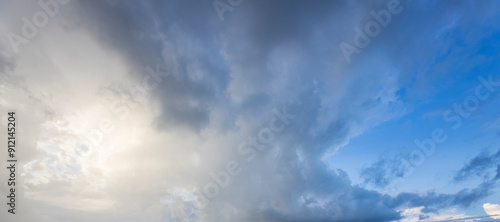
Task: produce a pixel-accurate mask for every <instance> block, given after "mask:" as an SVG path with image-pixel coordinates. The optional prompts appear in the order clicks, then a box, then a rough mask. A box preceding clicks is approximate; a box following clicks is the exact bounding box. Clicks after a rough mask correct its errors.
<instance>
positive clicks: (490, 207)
mask: <svg viewBox="0 0 500 222" xmlns="http://www.w3.org/2000/svg"><path fill="white" fill-rule="evenodd" d="M483 209H484V212H486V214H488V215H491V218H493V219H500V216H499V215H500V204H491V203H485V204H483Z"/></svg>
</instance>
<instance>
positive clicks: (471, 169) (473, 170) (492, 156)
mask: <svg viewBox="0 0 500 222" xmlns="http://www.w3.org/2000/svg"><path fill="white" fill-rule="evenodd" d="M499 159H500V150H498V151H497V152H496V153H489V152H486V151H484V152H482V153H480V154H478V155H477V156H476V157H474V158H472V159H471V160H470V161H469V162H468V163H467V164H466V165H465V166H464V167H463V168H462V169H460V170H459V171H458V172H457V173H456V174H455V176H454V177H453V181H454V182H456V183H457V182H462V181H464V180H467V179H469V178H470V177H472V176H477V177H486V176H488V175H489V174H490V171H491V169H493V168H495V167H496V166H497V163H498V161H499Z"/></svg>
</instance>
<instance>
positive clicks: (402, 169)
mask: <svg viewBox="0 0 500 222" xmlns="http://www.w3.org/2000/svg"><path fill="white" fill-rule="evenodd" d="M406 159H407V158H402V157H399V158H398V157H396V158H389V157H381V158H380V159H379V160H378V161H377V162H375V163H373V164H371V165H370V166H368V167H365V168H363V169H362V170H361V173H360V177H361V178H362V179H363V182H364V184H371V185H373V186H375V187H378V188H384V187H387V186H388V185H390V184H391V182H393V181H394V180H396V179H402V178H405V177H406V176H408V175H409V174H410V173H411V171H412V170H413V166H412V165H410V164H409V163H408V161H406Z"/></svg>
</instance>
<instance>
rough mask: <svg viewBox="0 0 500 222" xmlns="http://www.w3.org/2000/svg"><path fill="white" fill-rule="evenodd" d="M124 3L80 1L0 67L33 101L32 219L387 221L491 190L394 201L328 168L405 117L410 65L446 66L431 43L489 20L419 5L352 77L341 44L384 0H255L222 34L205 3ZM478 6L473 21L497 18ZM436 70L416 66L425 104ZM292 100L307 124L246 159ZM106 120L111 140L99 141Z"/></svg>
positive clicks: (380, 167)
mask: <svg viewBox="0 0 500 222" xmlns="http://www.w3.org/2000/svg"><path fill="white" fill-rule="evenodd" d="M118 2H119V1H78V2H76V1H75V2H72V3H71V4H68V5H66V6H65V10H64V11H61V13H62V14H61V17H60V18H56V20H55V21H57V22H55V23H51V25H49V26H47V27H46V29H45V31H44V32H41V33H40V36H39V37H38V38H37V39H36V40H33V42H31V43H30V45H28V46H26V48H25V49H26V50H25V52H21V54H20V55H18V57H16V58H12V60H11V59H10V57H8V56H6V57H5V59H4V57H0V61H5V62H0V67H6V68H4V69H2V70H11V69H12V70H13V71H14V72H16V73H18V74H19V75H15V77H12V79H9V81H8V82H3V81H2V82H1V83H0V84H2V85H1V86H2V90H3V91H1V94H0V95H1V96H2V98H7V99H5V100H6V101H3V102H2V107H1V111H2V112H4V111H5V110H6V109H7V108H10V107H14V106H15V105H19V104H23V105H19V106H16V107H19V108H18V109H19V112H20V113H23V116H24V119H26V121H27V122H28V121H29V123H30V125H29V127H26V129H27V131H28V132H26V134H25V136H24V137H25V138H31V139H30V140H29V141H28V139H27V140H26V142H25V144H26V145H25V147H23V148H24V150H25V151H23V152H25V153H23V157H24V158H25V160H26V164H25V165H24V168H23V169H24V170H25V173H26V175H25V177H24V178H25V180H24V186H25V196H26V198H27V199H32V202H31V203H32V206H33V207H32V208H30V209H29V210H34V209H37V208H40V209H46V211H47V212H48V213H45V212H44V211H41V213H39V214H43V215H46V217H48V218H43V219H40V220H41V221H43V220H45V219H47V221H50V220H55V221H61V220H65V221H67V220H72V219H74V220H72V221H75V220H77V219H80V221H89V220H94V221H96V220H95V218H101V219H100V220H101V221H126V220H129V221H134V220H136V221H137V220H141V221H161V220H163V221H165V220H168V221H170V220H172V221H176V220H177V221H200V220H201V221H291V220H294V221H338V220H340V221H391V220H399V219H402V218H403V217H404V215H403V214H402V211H401V209H402V208H405V207H406V206H408V205H409V206H410V207H422V212H423V213H430V212H438V211H439V210H441V209H442V208H446V207H454V206H462V207H468V206H471V204H473V203H475V202H477V201H478V200H480V199H482V198H484V197H486V196H488V195H489V194H490V193H491V191H492V188H493V187H494V186H495V185H496V179H492V180H489V181H485V182H484V183H483V184H481V185H480V186H478V187H477V188H474V189H463V190H461V191H459V192H458V193H454V194H439V193H435V192H429V193H427V194H425V195H418V194H415V193H400V194H398V195H397V196H395V197H391V196H389V195H387V194H383V193H381V192H378V191H374V190H369V189H367V188H365V187H363V186H360V185H353V184H352V182H351V181H350V179H349V176H348V175H347V174H346V173H345V172H344V171H342V170H340V169H330V168H328V167H327V165H326V164H324V163H323V157H324V156H325V155H328V154H331V153H334V152H336V151H337V150H339V149H342V148H343V147H345V145H346V144H348V143H349V141H350V140H351V139H352V138H355V137H356V136H359V135H361V134H363V133H364V132H366V131H367V130H369V129H372V128H374V127H376V126H378V125H380V124H382V123H384V122H387V121H390V120H394V119H397V118H400V117H401V116H404V115H405V114H407V113H408V112H409V110H411V108H410V106H409V105H408V104H407V103H406V102H404V100H403V98H402V95H401V94H400V93H399V92H400V90H401V89H402V88H404V84H405V83H407V81H411V80H408V79H409V78H410V77H408V76H407V75H408V74H409V73H412V72H409V71H408V70H407V69H408V68H409V67H410V66H412V65H409V64H410V62H409V61H420V60H421V58H427V57H431V58H436V57H439V56H442V54H439V55H434V54H433V50H435V48H434V46H437V45H438V44H441V43H440V42H438V43H433V44H434V45H433V44H430V42H434V38H446V35H444V34H446V33H447V32H448V31H447V30H449V29H450V28H453V27H461V26H462V25H468V26H470V25H471V24H473V23H472V22H470V23H469V21H475V22H477V21H483V20H487V19H491V18H490V17H488V15H490V14H493V12H492V11H490V10H486V12H484V13H463V11H462V10H460V7H456V8H452V9H450V11H447V12H448V14H446V13H444V15H443V13H440V12H442V11H443V10H444V8H447V6H448V5H447V4H445V3H432V5H431V7H429V8H428V9H426V10H428V11H429V12H431V13H429V14H425V15H420V11H418V10H417V9H418V7H417V9H410V7H408V10H407V13H409V15H403V14H402V15H401V16H400V17H399V18H397V19H396V18H394V23H393V24H391V27H388V28H387V29H386V30H384V33H382V34H381V35H380V36H379V37H378V38H377V39H374V40H373V43H372V44H373V45H370V47H369V48H367V49H366V50H365V51H363V54H362V55H359V56H358V57H357V58H356V59H354V60H353V63H352V65H351V66H348V65H346V64H345V61H344V58H343V56H342V55H341V52H340V50H339V49H338V44H339V42H341V41H344V40H346V39H350V38H352V35H350V34H352V28H353V25H354V24H361V22H360V18H361V19H367V18H369V11H370V10H372V9H373V10H375V9H381V8H383V7H385V4H386V2H385V1H380V2H371V3H368V4H361V3H359V2H349V1H346V2H331V1H320V2H317V3H315V4H311V3H310V2H305V1H287V2H285V1H245V2H244V3H242V4H241V5H240V6H239V7H238V8H237V9H235V11H234V12H233V13H231V14H230V15H229V16H230V17H227V18H226V19H225V20H224V23H221V21H220V20H219V18H218V16H217V14H216V13H215V11H214V9H213V6H212V4H211V2H210V1H204V2H201V3H200V2H198V1H189V0H188V1H170V2H160V1H157V2H135V1H130V2H121V1H120V4H118ZM415 4H420V3H415ZM422 4H423V3H422ZM482 4H483V3H476V4H475V6H476V8H475V10H477V11H481V12H483V11H484V10H483V9H490V8H492V7H489V6H488V5H487V4H486V3H484V4H485V5H482ZM491 4H496V3H491ZM417 6H420V7H421V6H422V5H417ZM405 7H406V6H405ZM426 8H427V6H426ZM467 9H469V8H467ZM0 10H2V9H0ZM3 10H5V9H3ZM429 15H433V16H437V17H436V18H435V17H432V18H426V17H427V16H429ZM474 15H477V16H479V17H481V18H476V17H473V18H469V17H471V16H474ZM461 16H463V17H461ZM483 16H484V18H483ZM457 17H458V18H459V19H458V20H459V22H457V23H449V22H450V20H453V19H455V18H457ZM398 19H401V20H398ZM398 21H399V22H398ZM403 21H406V22H410V21H416V23H417V24H414V23H410V25H407V24H406V23H403ZM453 21H454V20H453ZM411 24H414V25H411ZM448 24H452V27H448ZM415 27H428V30H425V31H421V32H417V31H415V30H413V29H415ZM397 28H398V29H397ZM344 33H349V34H344ZM443 35H444V36H443ZM424 40H426V41H424ZM471 41H472V42H474V41H473V40H471ZM409 42H414V43H415V44H408V43H409ZM423 46H425V47H423ZM451 47H452V46H450V45H446V46H443V47H439V50H440V52H441V51H443V52H445V51H447V50H448V49H449V48H451ZM381 48H382V49H383V50H380V49H381ZM408 52H415V53H411V55H409V53H408ZM403 53H404V54H403ZM457 53H458V52H457ZM40 54H42V56H39V55H40ZM16 59H18V60H16ZM11 61H16V62H15V66H13V65H10V64H11ZM430 63H431V64H432V62H430ZM13 64H14V63H13ZM156 65H158V67H160V69H161V70H164V71H165V72H167V73H169V75H168V76H165V77H164V78H163V79H162V82H159V85H158V87H157V88H155V89H154V90H149V91H147V93H146V95H145V99H144V100H143V101H141V102H139V101H137V100H136V98H134V97H133V89H134V87H136V86H138V85H139V86H140V85H142V84H143V81H144V76H147V75H148V71H147V70H146V68H147V67H152V68H153V69H154V68H155V67H156ZM429 66H431V65H429V64H427V63H425V64H419V65H418V67H419V71H418V73H419V74H420V75H423V76H419V77H417V79H418V81H417V83H414V84H415V85H416V86H414V87H413V89H414V90H413V91H414V93H417V94H418V93H419V92H418V90H416V89H418V86H419V85H421V84H423V85H425V83H427V81H426V80H425V79H426V78H425V77H426V76H425V75H424V74H421V73H425V71H426V70H427V69H430V68H429ZM422 67H423V68H422ZM9 78H10V77H9ZM18 86H19V87H18ZM422 91H425V90H422ZM290 99H291V100H293V101H300V103H301V104H300V105H299V106H297V105H295V106H290V112H292V113H294V114H296V115H297V118H296V119H294V120H293V122H292V123H290V125H289V126H287V127H286V129H285V130H284V131H283V132H282V133H281V134H276V135H275V140H274V141H273V143H271V144H265V148H264V150H263V151H262V152H259V153H258V157H257V158H255V160H254V161H251V162H248V161H247V158H246V156H242V155H240V154H239V153H238V151H237V147H238V145H240V144H241V142H242V141H247V140H248V138H249V136H251V135H255V131H258V130H259V129H261V128H262V127H263V125H264V124H265V123H266V121H268V118H269V116H272V113H273V109H280V110H281V108H282V107H281V105H280V104H286V103H287V101H289V100H290ZM123 109H126V110H128V111H127V112H124V111H123ZM116 111H118V112H119V114H117V113H116ZM124 113H127V114H126V115H125V114H124ZM73 114H74V115H73ZM102 120H109V121H110V122H112V125H113V126H114V128H115V130H114V131H113V132H110V133H102V132H100V131H98V130H100V128H101V125H106V124H102ZM104 122H106V121H104ZM99 133H101V134H99ZM100 135H101V136H102V138H101V136H100ZM82 141H83V142H82ZM92 141H98V142H97V143H92ZM229 160H236V161H238V162H239V163H241V164H242V169H243V171H242V174H241V175H239V176H237V177H234V178H231V182H230V185H228V186H227V187H225V188H224V189H221V191H220V194H219V195H218V196H217V197H215V198H213V199H211V202H210V204H209V205H208V206H207V208H204V209H198V208H196V207H195V205H196V202H197V200H199V199H200V194H199V193H198V192H199V191H200V190H201V189H203V186H204V185H205V184H207V183H208V182H211V181H213V179H212V178H211V177H210V176H209V174H210V173H211V172H217V171H219V170H220V169H223V167H224V164H225V163H227V162H228V161H229ZM395 164H396V163H391V162H390V159H381V160H380V161H379V162H377V163H376V164H375V166H373V167H369V168H368V169H367V170H365V171H363V172H364V173H363V175H364V177H365V178H366V179H365V182H366V183H371V184H374V185H376V186H379V187H383V186H386V185H387V184H389V183H390V181H391V180H393V179H394V178H399V177H401V176H403V175H405V174H406V171H404V170H399V169H396V165H395ZM473 168H474V170H475V169H478V168H475V167H473ZM3 188H5V187H2V190H4V189H3ZM60 193H64V194H65V195H63V196H62V197H61V198H53V197H54V196H56V195H58V194H60ZM87 204H93V205H94V206H92V207H93V208H91V209H89V206H86V205H87ZM55 212H57V214H56V213H55ZM2 216H3V215H2ZM2 218H3V217H2ZM139 218H140V219H139ZM26 221H36V220H33V219H30V220H26Z"/></svg>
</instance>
